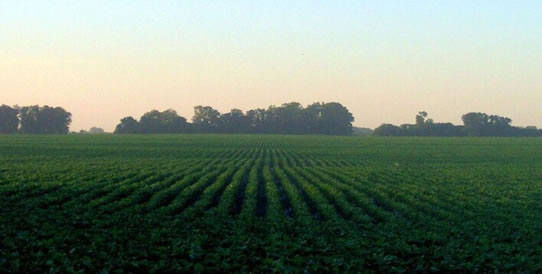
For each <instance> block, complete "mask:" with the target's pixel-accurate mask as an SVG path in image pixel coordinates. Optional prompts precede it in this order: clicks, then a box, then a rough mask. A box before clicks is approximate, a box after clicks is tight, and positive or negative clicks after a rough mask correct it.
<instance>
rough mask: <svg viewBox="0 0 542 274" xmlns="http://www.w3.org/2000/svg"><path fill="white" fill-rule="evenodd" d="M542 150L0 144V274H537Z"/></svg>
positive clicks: (524, 142)
mask: <svg viewBox="0 0 542 274" xmlns="http://www.w3.org/2000/svg"><path fill="white" fill-rule="evenodd" d="M541 145H542V140H541V139H539V138H522V139H517V138H516V139H514V138H484V139H480V138H400V139H398V138H355V137H328V136H279V135H211V134H207V135H195V134H194V135H182V136H181V135H160V136H158V135H125V136H118V135H84V134H80V135H79V134H77V135H75V134H74V135H67V136H9V135H6V136H0V152H1V153H0V272H1V273H47V272H50V273H54V272H60V273H71V272H88V273H98V272H102V273H107V272H111V273H117V272H118V273H121V272H127V273H130V272H131V273H147V272H153V273H175V272H177V273H193V272H254V273H267V272H281V273H282V272H312V273H328V272H339V273H343V272H348V273H351V272H364V273H365V272H377V273H390V272H421V273H423V272H444V273H456V272H469V273H471V272H484V273H487V272H491V273H494V272H505V273H536V272H539V270H540V269H542V261H541V260H540V258H541V257H542V248H541V246H542V245H541V244H542V236H541V234H540V231H542V221H541V219H540V210H542V201H541V200H540V196H541V195H542V188H541V185H540V184H541V182H542V169H541V168H540V164H539V163H540V162H541V161H542V150H540V149H537V148H538V147H540V146H541Z"/></svg>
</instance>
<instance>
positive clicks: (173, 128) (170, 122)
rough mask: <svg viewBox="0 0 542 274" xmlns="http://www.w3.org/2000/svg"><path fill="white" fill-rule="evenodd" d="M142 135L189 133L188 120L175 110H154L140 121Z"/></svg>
mask: <svg viewBox="0 0 542 274" xmlns="http://www.w3.org/2000/svg"><path fill="white" fill-rule="evenodd" d="M139 125H140V131H141V133H182V132H187V131H188V124H187V123H186V119H185V118H184V117H181V116H179V115H178V114H177V112H176V111H175V110H172V109H168V110H166V111H163V112H160V111H158V110H152V111H150V112H147V113H145V114H144V115H143V116H141V119H139Z"/></svg>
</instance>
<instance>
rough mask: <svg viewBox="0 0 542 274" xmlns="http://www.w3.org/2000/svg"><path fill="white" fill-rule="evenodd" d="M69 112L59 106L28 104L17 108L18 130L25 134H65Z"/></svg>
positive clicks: (69, 120)
mask: <svg viewBox="0 0 542 274" xmlns="http://www.w3.org/2000/svg"><path fill="white" fill-rule="evenodd" d="M71 117H72V115H71V113H69V112H67V111H66V110H64V109H63V108H61V107H49V106H43V107H40V106H37V105H36V106H28V107H22V108H21V109H20V110H19V118H20V121H21V127H20V132H21V133H27V134H67V133H68V132H69V126H70V123H71V121H72V119H71Z"/></svg>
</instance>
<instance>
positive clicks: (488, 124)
mask: <svg viewBox="0 0 542 274" xmlns="http://www.w3.org/2000/svg"><path fill="white" fill-rule="evenodd" d="M461 120H462V121H463V125H454V124H452V123H435V122H434V121H433V119H429V118H427V112H425V111H422V112H419V113H418V115H416V123H415V124H403V125H400V126H396V125H392V124H382V125H381V126H379V127H378V128H376V129H375V130H374V133H373V135H375V136H447V137H463V136H477V137H482V136H487V137H490V136H493V137H516V136H517V137H536V136H542V130H539V129H537V128H536V127H534V126H530V127H525V128H523V127H514V126H512V125H511V123H512V119H510V118H507V117H502V116H498V115H488V114H486V113H480V112H470V113H467V114H465V115H463V116H462V117H461Z"/></svg>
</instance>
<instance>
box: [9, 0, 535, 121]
mask: <svg viewBox="0 0 542 274" xmlns="http://www.w3.org/2000/svg"><path fill="white" fill-rule="evenodd" d="M290 101H297V102H300V103H302V104H303V105H307V104H310V103H312V102H316V101H326V102H330V101H338V102H341V103H343V104H344V105H345V106H347V107H348V108H349V109H350V111H351V112H352V113H353V114H354V117H355V118H356V120H355V122H354V125H356V126H363V127H372V128H373V127H376V126H378V125H380V124H381V123H394V124H402V123H412V122H414V116H415V114H416V113H417V112H418V111H421V110H425V111H427V112H428V113H429V117H431V118H433V119H434V120H435V121H437V122H448V121H449V122H453V123H458V124H460V123H461V120H460V117H461V115H462V114H464V113H466V112H470V111H477V112H478V111H480V112H486V113H490V114H498V115H503V116H507V117H510V118H512V120H513V124H514V125H518V126H527V125H535V126H539V127H542V1H540V0H537V1H498V0H493V1H489V0H478V1H467V0H464V1H458V0H440V1H439V0H434V1H422V0H419V1H404V0H396V1H392V0H388V1H386V0H384V1H362V0H358V1H316V0H313V1H302V0H299V1H286V0H285V1H236V0H232V1H143V0H139V1H137V0H130V1H128V0H123V1H120V0H117V1H115V0H97V1H96V0H95V1H77V0H64V1H58V0H48V1H45V0H43V1H37V0H35V1H31V0H25V1H18V0H0V104H8V105H15V104H18V105H34V104H39V105H46V104H47V105H53V106H62V107H64V108H66V109H67V110H69V111H70V112H71V113H72V114H73V117H72V119H73V123H72V127H71V130H79V129H88V128H90V127H91V126H98V127H103V128H104V129H106V130H108V131H112V130H113V129H114V127H115V125H116V124H117V123H118V122H119V120H120V119H121V118H122V117H125V116H134V117H136V118H139V117H140V116H141V115H142V114H143V113H144V112H146V111H149V110H151V109H159V110H165V109H168V108H172V109H175V110H177V111H178V112H179V113H180V114H181V115H183V116H184V117H186V118H187V119H189V120H190V118H191V117H192V113H193V106H195V105H210V106H213V107H215V108H217V109H218V110H220V111H221V112H226V111H229V110H230V109H231V108H240V109H243V110H248V109H252V108H257V107H267V106H268V105H272V104H274V105H280V104H282V103H284V102H290Z"/></svg>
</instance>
